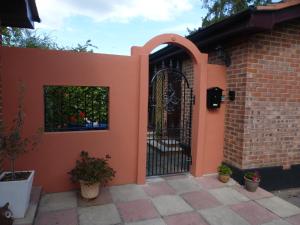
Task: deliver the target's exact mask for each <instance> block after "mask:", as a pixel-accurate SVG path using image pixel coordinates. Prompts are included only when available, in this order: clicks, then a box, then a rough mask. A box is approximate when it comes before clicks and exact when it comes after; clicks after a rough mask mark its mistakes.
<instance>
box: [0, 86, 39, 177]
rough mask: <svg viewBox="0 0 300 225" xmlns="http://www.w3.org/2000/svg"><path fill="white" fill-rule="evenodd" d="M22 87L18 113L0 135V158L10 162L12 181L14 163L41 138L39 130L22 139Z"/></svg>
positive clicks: (33, 147)
mask: <svg viewBox="0 0 300 225" xmlns="http://www.w3.org/2000/svg"><path fill="white" fill-rule="evenodd" d="M23 97H24V86H22V87H21V90H20V96H19V104H18V113H17V116H16V118H15V119H14V120H13V125H12V127H11V128H10V129H9V130H8V131H5V130H4V131H3V132H2V133H1V137H0V140H1V145H0V156H1V157H2V158H7V159H9V160H10V161H11V172H12V179H14V178H15V161H16V160H17V158H18V157H20V156H21V155H22V154H24V153H26V152H28V151H30V150H33V149H35V147H36V146H37V145H38V143H39V141H40V138H41V134H42V132H41V129H39V130H38V131H37V133H36V134H35V135H33V136H32V137H23V136H22V130H23V126H24V116H25V114H24V110H23Z"/></svg>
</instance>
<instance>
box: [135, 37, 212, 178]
mask: <svg viewBox="0 0 300 225" xmlns="http://www.w3.org/2000/svg"><path fill="white" fill-rule="evenodd" d="M161 44H173V45H177V46H179V47H182V48H183V49H185V50H186V51H187V53H188V54H189V55H190V57H191V58H192V60H193V67H194V88H193V90H192V89H191V88H190V87H189V84H188V82H187V80H186V79H185V76H184V74H182V73H181V71H179V70H177V69H176V68H162V69H161V70H160V71H156V73H155V74H154V75H153V76H152V80H151V83H150V84H149V54H150V53H151V51H152V50H153V49H154V48H156V47H157V46H159V45H161ZM131 55H132V56H133V57H139V60H140V68H139V69H140V71H139V74H140V89H139V91H140V93H139V96H140V99H139V127H138V143H137V144H138V165H137V166H138V168H137V182H138V183H144V182H145V177H146V175H159V174H164V173H167V174H169V173H175V172H177V171H179V169H178V168H177V169H174V168H173V169H169V170H168V169H167V170H166V169H165V170H164V171H166V172H162V171H159V172H158V170H156V172H155V169H154V168H153V167H151V166H153V165H151V164H150V162H149V161H148V172H147V170H146V166H147V146H148V147H149V145H152V147H155V148H157V147H158V145H159V143H158V139H157V138H159V136H160V137H162V135H164V137H172V138H173V139H167V140H168V141H169V144H170V142H172V141H173V142H174V143H175V144H174V145H173V146H174V147H172V148H173V149H171V150H174V148H177V150H178V149H179V150H180V152H181V153H184V154H181V156H182V157H183V156H184V157H185V158H184V161H181V164H180V166H179V167H180V170H181V172H183V171H189V166H190V159H191V158H192V165H191V173H192V174H193V175H195V176H200V175H202V174H203V158H204V145H205V143H204V139H205V137H204V132H205V123H206V119H205V117H206V108H205V105H206V104H205V102H206V89H207V55H206V54H202V53H200V51H199V50H198V48H197V47H196V46H195V45H194V44H193V43H192V42H191V41H189V40H188V39H186V38H184V37H181V36H179V35H176V34H163V35H159V36H156V37H154V38H152V39H151V40H150V41H148V42H147V43H146V44H145V45H144V46H143V47H133V48H132V54H131ZM168 79H169V81H168V82H167V83H166V80H168ZM172 79H173V80H172ZM176 83H177V84H176ZM179 83H180V84H179ZM164 84H166V87H168V88H164V89H162V90H161V91H159V88H158V87H162V88H163V86H164ZM149 85H150V88H151V87H152V88H153V90H155V91H156V97H155V98H156V100H155V106H154V107H155V108H156V109H155V111H154V114H156V116H154V117H155V118H149V119H150V121H151V119H152V122H153V120H156V121H158V122H159V120H161V121H160V122H163V119H164V118H163V117H164V116H162V115H161V116H160V117H159V116H158V114H159V113H162V114H164V113H165V112H167V114H168V111H169V114H168V116H169V124H165V125H166V126H163V125H159V123H158V125H155V131H153V132H157V133H155V137H156V138H155V139H154V138H152V139H151V138H150V140H149V138H148V140H147V136H148V134H149V133H147V131H148V130H147V123H148V109H149V108H148V106H149V105H151V100H153V99H151V96H150V98H149V93H148V90H149ZM154 86H155V88H154ZM182 88H183V89H185V90H188V91H190V92H191V91H193V95H194V104H193V105H189V106H190V107H191V109H190V114H191V115H192V118H191V119H190V123H191V124H192V126H191V124H190V125H188V126H187V127H184V126H183V127H181V126H180V125H179V124H178V123H180V119H178V118H176V113H174V111H178V110H179V108H178V107H179V101H180V102H181V101H182V96H180V98H181V100H180V99H178V98H179V97H178V96H176V95H179V93H180V95H181V94H182V93H183V92H182ZM175 89H177V91H176V90H175ZM171 92H172V93H171ZM185 92H186V91H185ZM168 94H170V95H172V94H173V95H172V96H173V97H172V96H166V95H168ZM161 97H162V98H161ZM189 97H192V94H191V93H190V94H189ZM176 98H177V100H176ZM149 99H150V100H149ZM171 100H172V101H171ZM183 100H184V99H183ZM176 101H177V103H178V104H177V105H176V104H175V103H176ZM149 103H150V104H149ZM189 106H188V107H189ZM180 107H182V105H181V106H180ZM184 107H185V106H184ZM172 111H173V113H172ZM172 117H173V118H172ZM177 117H178V114H177ZM180 117H181V115H180ZM190 127H192V130H191V131H188V129H190ZM174 128H175V129H174ZM176 129H185V131H181V132H178V131H176ZM184 132H189V135H186V138H187V139H188V140H185V141H181V143H180V145H179V144H178V146H176V143H178V140H179V139H178V137H180V136H181V138H182V137H183V139H184V135H183V133H184ZM151 134H152V136H154V133H150V135H151ZM189 136H190V138H189ZM165 149H166V148H165ZM172 152H173V151H172ZM174 155H175V154H174ZM149 157H151V156H149V151H148V158H149ZM177 159H179V158H177ZM173 161H174V160H173ZM174 165H175V164H173V166H174ZM150 167H151V169H150V170H149V168H150ZM171 167H172V166H171ZM171 167H170V166H169V167H168V168H171ZM181 168H182V169H181Z"/></svg>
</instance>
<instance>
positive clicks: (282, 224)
mask: <svg viewBox="0 0 300 225" xmlns="http://www.w3.org/2000/svg"><path fill="white" fill-rule="evenodd" d="M262 225H291V224H290V223H288V222H286V221H284V220H274V221H272V222H269V223H264V224H262Z"/></svg>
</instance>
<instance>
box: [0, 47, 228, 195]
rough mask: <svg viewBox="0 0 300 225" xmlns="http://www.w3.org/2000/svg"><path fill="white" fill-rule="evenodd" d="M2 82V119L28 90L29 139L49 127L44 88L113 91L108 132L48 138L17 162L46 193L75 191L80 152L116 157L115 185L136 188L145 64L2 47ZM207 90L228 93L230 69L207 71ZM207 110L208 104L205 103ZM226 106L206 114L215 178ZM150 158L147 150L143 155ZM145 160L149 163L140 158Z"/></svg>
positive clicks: (207, 166)
mask: <svg viewBox="0 0 300 225" xmlns="http://www.w3.org/2000/svg"><path fill="white" fill-rule="evenodd" d="M0 54H1V56H2V57H1V59H2V72H1V73H2V79H3V93H2V95H3V119H4V123H5V125H6V127H7V126H9V123H10V122H11V121H12V119H13V117H14V116H15V115H16V108H17V99H18V88H19V84H20V82H19V81H20V80H21V81H22V82H23V83H24V84H25V87H26V91H25V98H24V101H25V113H26V118H25V129H24V134H25V136H27V135H30V134H33V133H34V132H35V131H36V130H37V129H38V128H39V127H43V126H44V100H43V85H74V86H108V87H109V88H110V92H109V101H110V104H109V121H110V122H109V127H110V128H109V130H107V131H79V132H51V133H44V134H43V137H42V142H41V143H40V145H39V146H38V148H37V149H36V150H34V151H33V152H30V153H28V154H25V155H24V156H22V157H21V158H20V159H19V160H18V161H17V169H19V170H28V169H34V170H36V172H37V173H36V177H35V181H34V182H35V184H36V185H42V186H43V188H44V190H45V191H46V192H58V191H66V190H70V189H73V188H74V185H73V184H72V183H71V182H70V180H69V176H68V174H67V172H68V171H69V170H70V169H71V168H72V167H73V166H74V164H75V160H76V159H77V158H78V155H79V152H80V151H81V150H88V151H89V152H90V153H91V154H92V155H94V156H98V157H102V156H104V155H105V154H110V155H111V156H112V159H111V165H112V167H113V168H114V169H115V170H116V171H117V175H116V178H115V179H114V181H113V182H112V184H126V183H136V182H137V173H138V172H137V171H138V136H139V135H138V126H139V124H138V118H139V97H140V96H139V85H140V79H139V74H140V59H139V57H134V56H116V55H105V54H92V53H74V52H61V51H49V50H39V49H18V48H5V47H0ZM207 69H208V81H207V82H208V87H211V86H220V87H221V88H223V89H225V69H224V67H222V66H215V65H213V66H212V65H208V66H207ZM204 104H206V103H204ZM224 110H225V104H222V107H221V109H220V110H218V111H217V112H213V113H212V112H208V111H207V115H206V118H207V123H206V124H207V125H206V127H205V129H206V132H205V134H206V136H205V151H204V152H202V153H201V154H203V157H204V165H203V167H204V172H205V173H212V172H216V168H217V166H218V164H219V163H220V161H221V160H222V154H223V136H224V133H223V132H224ZM144 153H145V154H146V150H145V151H144ZM141 158H145V157H141Z"/></svg>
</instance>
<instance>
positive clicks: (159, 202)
mask: <svg viewBox="0 0 300 225" xmlns="http://www.w3.org/2000/svg"><path fill="white" fill-rule="evenodd" d="M152 202H153V204H154V206H155V207H156V209H157V210H158V212H159V213H160V215H162V216H169V215H172V214H177V213H184V212H189V211H192V210H193V208H192V207H191V206H189V205H188V204H187V203H186V202H185V201H184V200H183V199H182V198H181V197H179V196H175V195H174V196H173V195H164V196H159V197H156V198H153V199H152Z"/></svg>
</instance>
